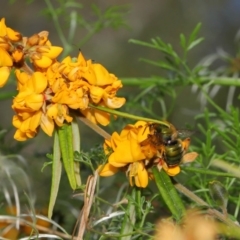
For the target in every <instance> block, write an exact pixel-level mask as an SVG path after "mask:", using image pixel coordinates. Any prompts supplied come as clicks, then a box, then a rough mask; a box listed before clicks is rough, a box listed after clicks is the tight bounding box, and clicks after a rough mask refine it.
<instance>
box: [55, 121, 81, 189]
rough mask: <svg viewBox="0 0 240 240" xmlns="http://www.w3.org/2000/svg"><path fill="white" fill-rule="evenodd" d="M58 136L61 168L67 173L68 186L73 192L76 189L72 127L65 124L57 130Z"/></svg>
mask: <svg viewBox="0 0 240 240" xmlns="http://www.w3.org/2000/svg"><path fill="white" fill-rule="evenodd" d="M58 135H59V143H60V149H61V154H62V160H63V166H64V169H65V171H66V173H67V177H68V180H69V183H70V186H71V188H72V189H73V190H75V189H76V188H77V182H76V178H75V170H74V154H73V135H72V125H71V124H69V123H65V124H64V125H63V126H62V127H60V128H58Z"/></svg>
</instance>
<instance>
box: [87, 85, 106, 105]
mask: <svg viewBox="0 0 240 240" xmlns="http://www.w3.org/2000/svg"><path fill="white" fill-rule="evenodd" d="M103 92H104V90H103V89H102V88H100V87H96V86H92V87H91V88H90V97H91V99H92V101H93V102H94V103H96V104H97V103H99V102H100V101H101V99H102V96H103Z"/></svg>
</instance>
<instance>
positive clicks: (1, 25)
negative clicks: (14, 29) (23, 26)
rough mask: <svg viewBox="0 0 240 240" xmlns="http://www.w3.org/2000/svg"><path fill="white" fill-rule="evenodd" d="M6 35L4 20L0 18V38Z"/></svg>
mask: <svg viewBox="0 0 240 240" xmlns="http://www.w3.org/2000/svg"><path fill="white" fill-rule="evenodd" d="M6 35H7V27H6V24H5V18H2V19H1V21H0V36H1V37H4V36H6Z"/></svg>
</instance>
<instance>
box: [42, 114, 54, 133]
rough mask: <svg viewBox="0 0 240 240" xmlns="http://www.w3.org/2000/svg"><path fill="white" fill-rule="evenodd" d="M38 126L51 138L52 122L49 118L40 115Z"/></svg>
mask: <svg viewBox="0 0 240 240" xmlns="http://www.w3.org/2000/svg"><path fill="white" fill-rule="evenodd" d="M40 126H41V128H42V130H43V131H44V132H45V133H46V134H47V135H48V136H50V137H51V136H52V134H53V130H54V121H53V120H52V119H51V118H50V117H48V116H47V115H45V114H42V116H41V123H40Z"/></svg>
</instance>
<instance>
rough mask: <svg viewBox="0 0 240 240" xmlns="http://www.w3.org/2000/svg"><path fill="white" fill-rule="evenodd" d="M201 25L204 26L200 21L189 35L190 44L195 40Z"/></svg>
mask: <svg viewBox="0 0 240 240" xmlns="http://www.w3.org/2000/svg"><path fill="white" fill-rule="evenodd" d="M201 27H202V24H201V23H198V24H197V26H196V27H195V28H194V29H193V31H192V33H191V35H190V37H189V42H188V43H189V44H188V45H190V44H191V43H192V42H193V41H195V39H196V37H197V34H198V33H199V30H200V29H201Z"/></svg>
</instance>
